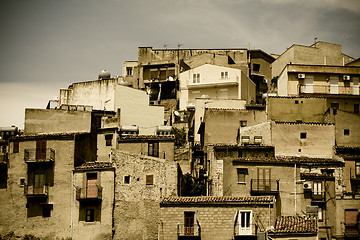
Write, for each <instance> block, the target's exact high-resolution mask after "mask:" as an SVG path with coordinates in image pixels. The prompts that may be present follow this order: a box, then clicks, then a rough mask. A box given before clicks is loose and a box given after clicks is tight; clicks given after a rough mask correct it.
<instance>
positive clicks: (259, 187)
mask: <svg viewBox="0 0 360 240" xmlns="http://www.w3.org/2000/svg"><path fill="white" fill-rule="evenodd" d="M250 185H251V190H250V191H251V193H252V194H278V193H279V180H272V179H251V180H250Z"/></svg>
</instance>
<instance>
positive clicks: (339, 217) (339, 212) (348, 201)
mask: <svg viewBox="0 0 360 240" xmlns="http://www.w3.org/2000/svg"><path fill="white" fill-rule="evenodd" d="M345 209H358V210H359V212H360V198H356V199H353V198H352V196H348V197H344V198H343V199H340V198H337V199H336V225H335V229H334V230H333V231H334V233H335V234H336V235H343V236H344V233H345V224H344V223H345Z"/></svg>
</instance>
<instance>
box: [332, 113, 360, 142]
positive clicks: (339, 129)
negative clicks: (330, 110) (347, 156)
mask: <svg viewBox="0 0 360 240" xmlns="http://www.w3.org/2000/svg"><path fill="white" fill-rule="evenodd" d="M345 129H347V130H349V135H346V134H345V133H344V131H345ZM335 139H336V145H337V146H347V147H357V146H360V115H358V114H354V113H348V112H344V111H337V112H336V115H335Z"/></svg>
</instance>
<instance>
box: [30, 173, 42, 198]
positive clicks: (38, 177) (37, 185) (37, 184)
mask: <svg viewBox="0 0 360 240" xmlns="http://www.w3.org/2000/svg"><path fill="white" fill-rule="evenodd" d="M44 185H45V181H44V174H43V173H35V174H34V190H33V191H34V192H33V194H43V193H44ZM30 194H31V193H30Z"/></svg>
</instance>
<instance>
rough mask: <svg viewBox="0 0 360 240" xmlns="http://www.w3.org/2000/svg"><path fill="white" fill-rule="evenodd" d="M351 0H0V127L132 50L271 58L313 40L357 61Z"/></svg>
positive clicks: (359, 44) (359, 32) (114, 65)
mask: <svg viewBox="0 0 360 240" xmlns="http://www.w3.org/2000/svg"><path fill="white" fill-rule="evenodd" d="M359 24H360V1H359V0H302V1H298V0H193V1H191V0H176V1H173V0H151V1H150V0H129V1H126V0H61V1H60V0H0V31H1V37H0V50H1V51H0V74H1V75H0V76H1V78H0V126H3V127H4V126H10V125H13V124H14V125H16V126H18V127H20V128H23V123H24V112H25V108H45V107H46V105H47V102H48V100H49V99H54V98H55V97H56V96H58V94H59V89H60V88H67V87H68V85H70V84H71V83H73V82H80V81H88V80H95V79H96V78H97V76H98V74H99V72H100V71H101V70H103V69H108V70H109V71H110V73H111V74H112V75H122V64H123V62H124V61H127V60H137V50H138V47H140V46H142V47H144V46H152V47H154V48H163V47H164V44H167V45H168V48H177V44H178V43H181V44H183V45H182V47H181V48H247V47H248V44H249V43H250V47H251V48H252V49H262V50H263V51H265V52H267V53H269V54H270V53H277V54H281V53H282V52H284V51H285V50H286V48H288V47H290V46H291V45H292V44H301V45H311V44H312V43H313V42H314V38H316V37H317V39H318V40H320V41H326V42H332V43H337V44H341V45H342V51H343V53H345V54H347V55H350V56H351V57H354V58H359V57H360V41H359V39H360V27H359Z"/></svg>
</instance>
